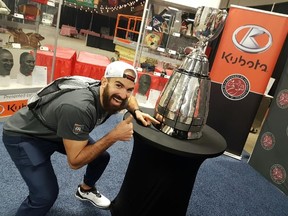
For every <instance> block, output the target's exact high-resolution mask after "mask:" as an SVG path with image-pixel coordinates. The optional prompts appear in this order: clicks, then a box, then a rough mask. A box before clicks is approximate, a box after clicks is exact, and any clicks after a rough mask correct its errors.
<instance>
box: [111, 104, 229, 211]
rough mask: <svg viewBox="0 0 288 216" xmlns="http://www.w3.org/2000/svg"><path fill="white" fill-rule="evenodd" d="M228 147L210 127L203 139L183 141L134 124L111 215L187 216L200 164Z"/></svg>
mask: <svg viewBox="0 0 288 216" xmlns="http://www.w3.org/2000/svg"><path fill="white" fill-rule="evenodd" d="M143 111H145V112H147V113H150V114H151V112H153V110H151V109H143ZM226 147H227V145H226V141H225V140H224V138H223V137H222V136H221V135H220V134H219V133H218V132H216V131H215V130H214V129H212V128H211V127H209V126H204V129H203V136H202V137H201V138H200V139H197V140H180V139H176V138H173V137H170V136H168V135H166V134H164V133H162V132H161V131H159V130H157V129H155V128H154V127H153V126H150V127H144V126H142V125H139V124H138V123H136V122H134V146H133V151H132V155H131V159H130V162H129V165H128V168H127V172H126V175H125V178H124V181H123V184H122V186H121V188H120V191H119V193H118V195H117V196H116V198H115V199H114V200H113V201H112V204H111V209H110V210H111V214H112V215H113V216H154V215H155V216H159V215H165V216H170V215H171V216H175V215H177V216H182V215H183V216H185V215H186V211H187V207H188V204H189V199H190V196H191V193H192V189H193V185H194V182H195V178H196V175H197V172H198V169H199V167H200V165H201V164H202V163H203V161H204V160H205V159H207V158H212V157H217V156H219V155H221V154H222V153H223V152H224V151H225V149H226Z"/></svg>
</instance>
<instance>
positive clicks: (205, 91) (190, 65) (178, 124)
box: [154, 6, 227, 139]
mask: <svg viewBox="0 0 288 216" xmlns="http://www.w3.org/2000/svg"><path fill="white" fill-rule="evenodd" d="M226 17H227V12H226V11H225V10H220V9H217V8H211V7H204V6H203V7H199V8H197V12H196V14H195V20H194V27H193V36H194V37H196V38H197V39H198V40H199V41H198V42H197V43H196V45H195V46H194V48H193V50H192V51H191V53H190V54H189V55H187V56H186V58H185V59H184V60H183V62H182V64H181V65H180V67H179V68H176V69H175V70H174V71H173V74H172V76H171V77H170V79H169V81H168V83H167V84H166V86H165V88H164V89H163V91H162V92H161V95H160V97H159V98H158V101H157V103H156V106H155V112H154V116H155V118H156V119H157V120H158V121H160V124H158V125H155V127H156V128H158V129H159V130H160V131H162V132H164V133H165V134H167V135H170V136H173V137H176V138H179V139H198V138H200V137H201V136H202V129H203V126H204V125H205V124H206V119H207V116H208V109H209V97H210V86H211V81H210V77H209V62H208V58H207V56H206V55H205V51H204V49H205V47H206V45H207V43H208V42H209V41H212V40H214V39H215V38H217V36H218V35H219V34H220V32H221V31H222V29H223V26H224V23H225V20H226Z"/></svg>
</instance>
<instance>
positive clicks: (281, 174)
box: [270, 164, 286, 184]
mask: <svg viewBox="0 0 288 216" xmlns="http://www.w3.org/2000/svg"><path fill="white" fill-rule="evenodd" d="M270 177H271V179H272V181H273V182H275V183H276V184H282V183H284V182H285V181H286V170H285V169H284V167H283V166H281V165H280V164H274V165H273V166H272V167H271V168H270Z"/></svg>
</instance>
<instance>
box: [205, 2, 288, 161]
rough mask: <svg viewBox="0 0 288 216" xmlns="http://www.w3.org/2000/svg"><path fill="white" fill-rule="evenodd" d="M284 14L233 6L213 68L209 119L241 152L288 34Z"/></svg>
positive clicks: (233, 148) (230, 146)
mask: <svg viewBox="0 0 288 216" xmlns="http://www.w3.org/2000/svg"><path fill="white" fill-rule="evenodd" d="M287 29H288V26H287V17H286V16H285V15H281V14H277V13H272V12H267V11H262V10H257V9H251V8H247V7H240V6H231V8H230V10H229V15H228V17H227V20H226V24H225V27H224V29H223V34H222V37H221V41H220V43H219V47H218V49H217V53H216V56H215V59H214V63H213V65H212V69H211V81H212V86H211V99H210V111H209V116H208V120H207V124H208V125H210V126H211V127H213V128H214V129H216V130H218V132H220V133H221V134H222V135H223V136H224V137H225V139H226V141H227V144H228V148H227V152H230V153H232V154H234V155H238V156H240V155H241V154H242V150H243V147H244V145H245V142H246V139H247V136H248V135H249V132H250V128H251V125H252V123H253V120H254V117H255V115H256V112H257V110H258V107H259V104H260V102H261V99H262V96H263V94H264V92H265V89H266V86H267V84H268V82H269V79H270V77H271V75H272V73H273V70H274V67H275V64H276V62H277V59H278V56H279V53H280V51H281V48H282V46H283V43H284V41H285V38H286V35H287Z"/></svg>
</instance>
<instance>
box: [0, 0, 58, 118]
mask: <svg viewBox="0 0 288 216" xmlns="http://www.w3.org/2000/svg"><path fill="white" fill-rule="evenodd" d="M46 3H47V2H46ZM46 3H41V2H34V1H29V2H25V3H23V2H21V3H20V1H19V2H18V1H17V3H16V4H15V7H14V8H13V11H10V13H9V14H0V28H1V35H0V41H2V42H1V44H0V45H1V47H0V48H1V50H2V51H3V52H5V54H3V55H2V54H1V58H5V62H9V64H10V67H11V69H9V70H8V69H7V67H8V66H7V64H8V63H7V64H6V65H4V66H2V65H1V67H2V69H1V68H0V70H1V71H2V72H3V73H1V74H0V121H4V120H5V119H6V118H7V117H9V116H10V115H12V114H13V113H14V112H16V111H17V110H19V109H20V108H22V107H23V106H26V105H27V100H28V98H29V97H30V96H31V95H32V94H33V93H35V92H37V91H38V90H39V89H41V88H42V87H43V86H45V85H46V84H47V82H48V75H49V74H48V72H47V67H50V68H51V65H53V63H51V65H48V66H40V65H38V64H37V59H38V57H37V56H38V52H39V51H40V50H43V46H41V43H40V41H42V40H43V41H42V42H44V43H45V34H46V32H47V30H46V29H44V28H42V27H40V20H41V16H42V12H43V11H42V10H41V9H42V8H43V6H45V5H44V4H46ZM60 6H61V5H60ZM60 6H59V7H60ZM57 19H59V17H57ZM42 31H43V32H42ZM55 34H57V31H56V30H55ZM54 38H55V42H56V41H57V35H55V37H54ZM7 53H8V54H7ZM53 53H54V52H53ZM27 54H31V55H32V56H33V57H34V59H33V57H31V56H30V55H29V56H30V57H28V58H27V57H24V56H28V55H27ZM3 56H4V57H3ZM7 56H8V57H7ZM54 58H55V57H54ZM20 59H22V60H21V61H22V62H21V61H20ZM24 59H25V60H24ZM28 59H29V60H28ZM11 62H12V63H11ZM23 62H25V63H23ZM32 62H34V66H33V69H32V68H31V69H30V71H29V69H27V68H28V67H32V66H31V64H32ZM4 64H5V63H4ZM24 64H26V69H27V71H28V72H29V73H31V74H32V75H27V74H29V73H28V72H27V74H25V75H24V70H23V68H25V66H23V65H24ZM28 64H29V66H28ZM3 68H5V70H4V69H3ZM31 70H32V72H31ZM50 73H51V72H50Z"/></svg>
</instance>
